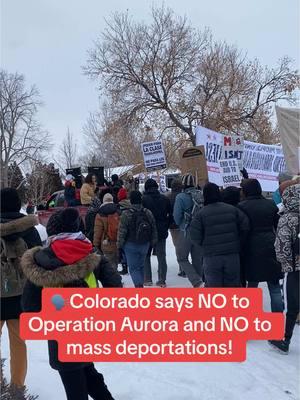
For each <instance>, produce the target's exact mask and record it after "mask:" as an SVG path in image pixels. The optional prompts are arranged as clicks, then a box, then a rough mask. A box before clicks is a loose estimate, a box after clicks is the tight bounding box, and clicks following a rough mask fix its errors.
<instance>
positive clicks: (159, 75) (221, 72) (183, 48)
mask: <svg viewBox="0 0 300 400" xmlns="http://www.w3.org/2000/svg"><path fill="white" fill-rule="evenodd" d="M84 71H85V73H86V74H87V75H88V76H90V77H91V78H95V79H99V88H100V90H101V91H102V92H103V93H104V94H105V95H106V96H107V98H109V99H110V101H111V102H112V103H113V104H114V108H115V115H116V116H122V117H123V118H125V117H127V119H131V118H137V119H140V120H145V119H147V120H148V121H155V119H156V116H157V114H158V113H159V114H161V113H163V114H164V115H165V116H167V118H168V120H169V123H168V124H167V125H172V126H173V128H174V127H177V128H179V129H180V130H181V131H182V132H184V133H186V134H187V135H188V137H189V139H190V140H191V141H192V143H195V136H194V129H193V128H194V126H195V125H197V124H201V125H203V126H206V127H208V128H211V129H215V130H219V131H222V130H230V131H233V132H237V131H240V132H241V131H250V132H252V131H254V132H257V133H258V134H259V131H260V127H261V125H262V124H261V119H263V125H265V126H266V123H265V122H266V121H269V120H270V118H271V115H272V112H273V109H272V106H273V104H274V103H275V102H277V101H279V100H284V101H288V102H289V103H292V104H293V103H295V101H296V98H295V95H294V89H295V88H296V87H297V85H299V75H298V73H297V71H292V70H291V61H290V60H289V59H288V58H283V59H282V60H280V61H279V63H278V66H276V67H275V68H273V69H270V68H263V67H262V66H261V65H260V64H259V62H258V61H257V60H254V61H251V60H248V59H247V57H246V56H245V55H244V54H243V53H242V52H240V51H239V50H238V49H237V48H235V47H234V46H229V45H227V44H226V43H224V42H222V43H218V42H215V41H214V40H213V38H212V35H211V34H210V32H209V31H208V30H204V31H199V30H196V29H193V28H192V27H191V26H190V25H189V23H188V21H187V19H186V18H184V17H177V16H176V15H175V14H174V13H173V11H172V10H170V9H168V8H166V7H165V6H162V7H160V8H155V7H153V8H152V20H151V22H150V23H149V24H146V23H144V22H140V23H138V22H135V21H133V20H132V19H131V18H130V17H129V15H128V13H115V14H114V16H113V18H112V19H111V20H109V21H107V23H106V29H105V30H104V32H103V33H102V36H101V37H100V38H99V39H98V40H97V41H96V42H95V46H94V48H93V49H92V50H90V52H89V58H88V61H87V64H86V66H85V67H84ZM117 118H118V117H117ZM270 135H271V136H272V133H270ZM270 135H269V136H270Z"/></svg>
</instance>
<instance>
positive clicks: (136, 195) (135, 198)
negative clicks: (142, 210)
mask: <svg viewBox="0 0 300 400" xmlns="http://www.w3.org/2000/svg"><path fill="white" fill-rule="evenodd" d="M130 203H131V204H142V194H141V192H139V191H138V190H133V191H132V192H130Z"/></svg>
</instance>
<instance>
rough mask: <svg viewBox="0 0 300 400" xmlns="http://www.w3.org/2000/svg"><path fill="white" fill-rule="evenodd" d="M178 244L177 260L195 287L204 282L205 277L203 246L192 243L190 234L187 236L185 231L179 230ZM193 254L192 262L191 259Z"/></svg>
mask: <svg viewBox="0 0 300 400" xmlns="http://www.w3.org/2000/svg"><path fill="white" fill-rule="evenodd" d="M179 232H180V233H179V237H178V245H177V260H178V263H179V266H180V268H181V270H183V271H184V272H185V273H186V276H187V278H188V280H189V281H190V282H191V284H192V285H193V286H194V287H198V286H199V285H201V284H202V281H203V279H202V277H203V257H202V247H200V246H198V245H196V244H194V243H192V241H191V239H190V238H189V236H185V234H184V232H183V231H179ZM190 254H191V258H192V263H190V261H189V255H190Z"/></svg>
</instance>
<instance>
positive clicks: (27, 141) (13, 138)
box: [0, 70, 50, 187]
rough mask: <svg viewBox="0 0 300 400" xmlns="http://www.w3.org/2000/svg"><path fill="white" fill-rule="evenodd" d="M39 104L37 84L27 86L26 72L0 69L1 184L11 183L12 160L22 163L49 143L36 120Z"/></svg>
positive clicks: (33, 156)
mask: <svg viewBox="0 0 300 400" xmlns="http://www.w3.org/2000/svg"><path fill="white" fill-rule="evenodd" d="M40 105H41V102H40V98H39V93H38V90H37V88H36V87H35V86H32V87H31V88H30V89H26V88H25V78H24V76H23V75H20V74H18V73H15V74H9V73H8V72H6V71H4V70H1V71H0V130H1V187H3V186H8V183H9V182H8V167H9V164H11V163H13V162H16V163H17V165H18V166H19V165H21V164H22V163H24V162H25V161H26V160H29V159H34V158H35V156H36V155H37V154H38V153H40V152H41V151H43V150H45V149H47V148H48V147H49V145H50V142H49V137H48V134H47V133H46V132H44V131H43V130H42V129H41V126H40V124H39V123H38V122H37V120H36V114H37V111H38V107H39V106H40Z"/></svg>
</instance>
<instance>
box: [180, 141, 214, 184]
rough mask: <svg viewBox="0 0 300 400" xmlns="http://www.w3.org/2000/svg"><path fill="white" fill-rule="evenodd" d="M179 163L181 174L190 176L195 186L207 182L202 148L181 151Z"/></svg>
mask: <svg viewBox="0 0 300 400" xmlns="http://www.w3.org/2000/svg"><path fill="white" fill-rule="evenodd" d="M180 163H181V172H182V174H192V175H193V176H194V177H195V179H196V182H197V184H199V183H201V182H205V181H207V180H208V172H207V166H206V158H205V151H204V146H195V147H189V148H187V149H181V150H180Z"/></svg>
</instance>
